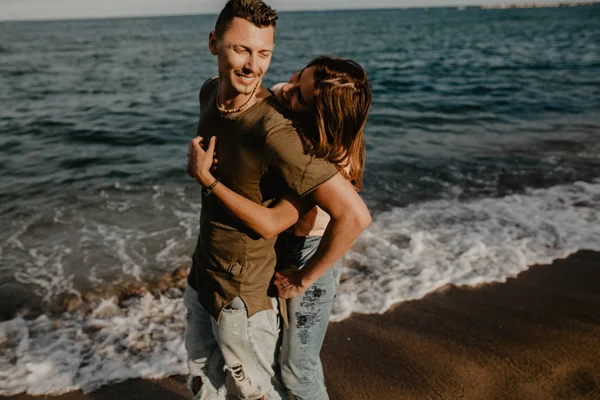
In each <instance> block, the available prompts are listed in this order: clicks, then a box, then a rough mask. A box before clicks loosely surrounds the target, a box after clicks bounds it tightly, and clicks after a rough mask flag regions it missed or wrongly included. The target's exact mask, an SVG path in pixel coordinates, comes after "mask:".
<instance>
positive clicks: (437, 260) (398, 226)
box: [332, 181, 600, 320]
mask: <svg viewBox="0 0 600 400" xmlns="http://www.w3.org/2000/svg"><path fill="white" fill-rule="evenodd" d="M599 222H600V182H598V181H596V182H594V183H583V182H577V183H574V184H571V185H562V186H556V187H552V188H548V189H536V190H529V191H528V192H527V193H525V194H520V195H512V196H508V197H504V198H495V199H490V198H488V199H480V200H474V201H470V202H466V203H461V202H458V201H447V200H443V201H442V200H440V201H433V202H427V203H423V204H413V205H410V206H408V207H405V208H397V209H394V210H392V211H389V212H387V213H384V214H381V215H378V216H376V218H375V219H374V222H373V224H372V225H371V227H370V228H369V229H368V230H367V231H366V232H365V233H364V234H363V235H362V236H361V238H360V239H359V240H358V241H357V243H356V245H355V246H354V247H353V249H352V250H351V251H350V252H349V253H348V254H347V255H346V257H345V267H344V275H343V278H342V284H341V285H340V288H339V290H338V299H337V301H336V304H335V306H334V312H333V317H332V319H333V320H341V319H344V318H346V317H348V316H349V315H350V313H352V312H361V313H381V312H384V311H386V310H387V309H389V308H390V307H391V306H392V305H393V304H395V303H398V302H401V301H405V300H411V299H418V298H421V297H423V296H424V295H426V294H427V293H430V292H432V291H435V290H436V289H438V288H440V287H442V286H444V285H447V284H454V285H468V286H475V285H478V284H481V283H486V282H503V281H505V280H506V279H507V278H509V277H514V276H516V275H517V274H518V273H519V272H521V271H523V270H525V269H527V267H528V266H530V265H533V264H539V263H549V262H551V261H552V260H554V259H557V258H563V257H566V256H568V255H569V254H571V253H573V252H575V251H577V250H579V249H590V250H596V251H600V223H599Z"/></svg>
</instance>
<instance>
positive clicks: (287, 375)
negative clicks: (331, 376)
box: [281, 237, 339, 400]
mask: <svg viewBox="0 0 600 400" xmlns="http://www.w3.org/2000/svg"><path fill="white" fill-rule="evenodd" d="M286 241H287V245H286V248H287V250H288V260H289V261H288V262H289V263H290V264H294V265H296V266H298V267H302V266H303V265H304V264H305V263H306V261H307V260H308V259H309V258H310V257H311V256H312V255H313V254H314V252H315V251H316V249H317V247H318V245H319V242H320V238H319V237H307V238H300V237H287V239H286ZM338 268H339V267H338V265H335V266H334V267H332V268H331V269H329V271H327V272H326V273H325V274H324V275H323V276H322V277H321V278H319V280H318V281H317V282H315V283H314V284H313V285H312V286H311V287H310V288H308V290H307V291H306V292H305V293H304V294H303V295H301V296H297V297H295V298H293V299H290V300H288V302H287V307H288V320H289V327H288V328H285V329H284V331H283V342H282V347H281V375H282V379H283V382H284V384H285V386H286V387H287V389H288V390H289V391H290V392H291V393H292V394H293V395H294V396H295V397H296V398H297V399H298V400H326V399H328V398H329V397H328V395H327V388H326V386H325V378H324V375H323V367H322V365H321V359H320V357H319V353H320V352H321V347H322V345H323V340H324V339H325V333H326V332H327V325H328V323H329V316H330V314H331V308H332V306H333V301H334V299H335V290H336V287H337V282H338Z"/></svg>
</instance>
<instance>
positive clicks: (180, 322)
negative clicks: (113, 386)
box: [0, 292, 187, 395]
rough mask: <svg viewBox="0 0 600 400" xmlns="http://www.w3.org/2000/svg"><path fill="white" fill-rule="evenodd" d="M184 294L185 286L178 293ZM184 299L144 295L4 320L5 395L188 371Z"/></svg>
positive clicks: (0, 353)
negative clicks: (122, 301) (127, 300)
mask: <svg viewBox="0 0 600 400" xmlns="http://www.w3.org/2000/svg"><path fill="white" fill-rule="evenodd" d="M179 295H181V292H179ZM184 316H185V309H184V306H183V302H182V301H181V298H180V296H179V298H174V299H170V298H167V297H160V298H158V299H156V298H154V297H152V296H151V295H149V294H148V295H146V296H145V297H142V298H141V299H138V300H137V301H135V302H132V303H131V304H129V306H128V307H125V308H121V307H119V306H117V305H116V304H115V301H114V299H108V300H104V301H102V302H101V303H100V304H99V305H98V306H97V307H96V308H95V309H94V310H87V312H86V311H80V312H77V313H73V314H71V313H64V314H63V315H62V316H60V317H58V318H53V319H50V318H48V317H46V316H45V315H42V316H40V317H38V318H37V319H35V320H33V321H26V320H24V319H22V318H15V319H12V320H10V321H5V322H2V323H0V343H2V345H3V346H1V347H2V348H1V349H0V395H11V394H16V393H21V392H27V393H29V394H32V395H41V394H60V393H65V392H68V391H71V390H77V389H81V390H83V391H84V392H90V391H92V390H94V389H97V388H99V387H100V386H102V385H104V384H107V383H110V382H118V381H122V380H125V379H130V378H137V377H146V378H158V377H163V376H169V375H173V374H183V373H185V372H186V370H187V367H186V363H185V360H186V352H185V348H184V345H183V337H184V331H185V319H184Z"/></svg>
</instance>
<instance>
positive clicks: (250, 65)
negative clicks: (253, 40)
mask: <svg viewBox="0 0 600 400" xmlns="http://www.w3.org/2000/svg"><path fill="white" fill-rule="evenodd" d="M256 57H257V56H256V55H255V54H250V55H249V56H248V59H247V60H246V64H245V65H244V68H246V69H247V70H248V71H252V73H256V72H257V71H256V68H257V65H258V63H257V59H256Z"/></svg>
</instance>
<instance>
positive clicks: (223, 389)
mask: <svg viewBox="0 0 600 400" xmlns="http://www.w3.org/2000/svg"><path fill="white" fill-rule="evenodd" d="M183 302H184V304H185V306H186V307H187V309H188V311H187V315H186V318H187V329H186V332H185V347H186V349H187V351H188V368H189V371H190V377H200V378H202V387H201V389H200V391H199V392H198V393H197V394H196V395H195V396H194V399H195V400H225V399H241V400H257V399H260V398H262V397H263V396H264V398H265V400H287V399H288V396H287V393H286V392H285V389H284V388H283V385H282V384H281V381H280V379H279V374H278V372H279V371H278V370H277V368H276V358H277V348H278V346H279V341H278V338H279V316H278V313H277V311H276V309H272V310H262V311H259V312H257V313H255V314H253V315H252V316H251V317H250V318H248V316H247V311H246V306H245V304H244V302H243V301H242V299H241V298H239V297H236V298H235V299H234V300H233V301H232V302H231V304H230V305H229V306H227V307H225V309H223V311H222V314H221V320H220V323H218V324H217V322H216V321H215V319H214V318H213V317H212V316H211V315H210V314H209V313H208V311H206V309H205V308H204V307H203V306H202V304H200V301H199V300H198V293H197V292H196V291H195V290H194V289H193V288H192V287H191V286H189V285H188V286H187V288H186V290H185V293H184V296H183ZM224 370H225V371H226V372H224Z"/></svg>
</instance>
